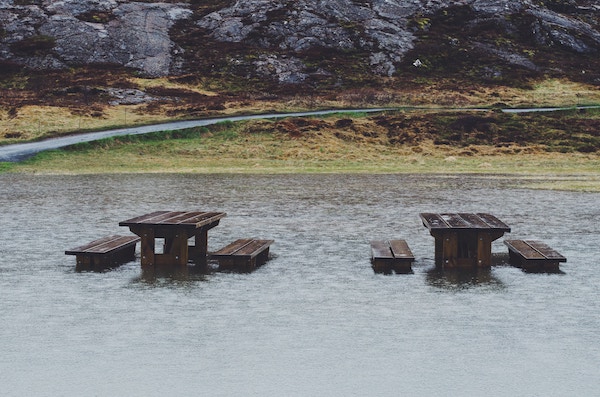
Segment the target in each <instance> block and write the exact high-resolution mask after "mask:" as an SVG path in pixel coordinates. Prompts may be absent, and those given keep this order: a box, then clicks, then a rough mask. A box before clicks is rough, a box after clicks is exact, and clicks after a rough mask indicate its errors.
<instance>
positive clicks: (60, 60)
mask: <svg viewBox="0 0 600 397" xmlns="http://www.w3.org/2000/svg"><path fill="white" fill-rule="evenodd" d="M15 3H32V4H28V5H16V4H15ZM33 3H35V4H33ZM38 3H40V4H38ZM191 15H192V11H191V10H189V9H187V8H185V7H182V6H180V5H176V4H166V3H137V2H123V1H115V0H63V1H44V2H23V1H21V2H16V1H2V2H1V3H0V26H1V31H2V40H1V45H0V57H1V58H2V59H5V60H11V61H14V62H17V63H19V64H23V65H26V66H29V67H31V68H34V69H44V68H61V67H68V66H77V65H86V64H109V65H119V66H124V67H128V68H133V69H136V70H139V71H141V72H142V73H143V74H145V75H148V76H164V75H167V74H170V73H176V72H177V66H178V63H177V61H178V59H179V57H178V55H179V54H180V49H179V48H178V46H177V45H175V43H173V41H172V40H171V38H170V36H169V29H170V28H171V27H172V26H173V24H174V23H175V22H176V21H178V20H180V19H182V18H189V17H190V16H191Z"/></svg>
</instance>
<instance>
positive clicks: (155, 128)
mask: <svg viewBox="0 0 600 397" xmlns="http://www.w3.org/2000/svg"><path fill="white" fill-rule="evenodd" d="M384 110H388V109H384V108H377V109H347V110H323V111H314V112H298V113H281V114H277V113H273V114H259V115H249V116H235V117H219V118H211V119H203V120H187V121H175V122H170V123H162V124H154V125H146V126H140V127H131V128H120V129H116V130H107V131H98V132H90V133H85V134H77V135H69V136H65V137H60V138H52V139H46V140H43V141H38V142H29V143H19V144H14V145H6V146H0V162H1V161H5V162H19V161H22V160H25V159H27V158H29V157H31V156H33V155H35V154H36V153H39V152H42V151H44V150H52V149H58V148H61V147H65V146H69V145H74V144H77V143H82V142H91V141H97V140H100V139H104V138H110V137H114V136H123V135H138V134H148V133H150V132H159V131H174V130H182V129H186V128H193V127H201V126H205V125H211V124H217V123H220V122H224V121H241V120H251V119H276V118H284V117H303V116H318V115H324V114H332V113H348V112H355V113H364V112H370V113H374V112H381V111H384Z"/></svg>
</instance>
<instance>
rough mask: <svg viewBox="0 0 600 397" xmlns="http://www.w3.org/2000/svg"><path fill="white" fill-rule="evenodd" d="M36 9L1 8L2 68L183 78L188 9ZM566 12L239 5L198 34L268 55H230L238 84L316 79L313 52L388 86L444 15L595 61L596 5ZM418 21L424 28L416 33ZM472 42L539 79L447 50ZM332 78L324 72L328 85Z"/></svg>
mask: <svg viewBox="0 0 600 397" xmlns="http://www.w3.org/2000/svg"><path fill="white" fill-rule="evenodd" d="M32 3H35V4H32V5H15V2H14V1H12V0H0V60H8V61H11V62H16V63H18V64H22V65H25V66H28V67H33V68H38V69H46V68H60V67H69V66H76V65H86V64H91V63H101V64H102V63H106V64H114V65H119V66H124V67H130V68H134V69H137V70H139V71H140V72H141V73H142V74H144V75H147V76H165V75H169V74H176V73H178V71H179V67H180V66H181V65H182V64H183V50H182V49H181V48H179V47H178V46H177V45H176V44H175V43H174V42H173V40H172V39H171V36H170V33H171V29H172V28H173V26H174V24H175V23H176V22H177V21H180V20H182V19H190V18H192V16H193V12H192V11H191V9H190V6H189V5H187V4H183V3H181V4H175V3H146V2H132V1H126V0H58V1H56V0H43V1H36V2H32ZM540 4H542V5H540ZM567 5H568V7H566V6H565V7H563V8H565V9H566V11H564V12H567V13H568V14H564V13H561V12H563V11H561V10H562V8H561V7H554V8H552V9H549V8H547V7H546V6H543V3H542V2H537V1H532V0H452V1H451V0H294V1H290V0H237V1H234V2H232V4H231V5H230V6H229V7H225V8H223V9H220V10H218V11H216V12H213V13H211V14H208V15H206V16H204V17H202V18H200V19H199V20H198V21H197V25H198V26H199V27H201V28H203V29H204V30H205V31H206V32H207V34H208V35H209V37H211V39H212V40H214V41H217V42H230V43H243V44H245V45H248V46H249V47H250V48H256V49H258V51H257V52H259V53H261V54H264V55H262V56H259V57H258V58H256V57H253V58H252V59H244V58H243V57H240V56H237V54H227V55H228V58H229V59H231V60H232V61H231V62H232V65H230V66H231V67H232V69H235V70H239V71H240V75H248V74H253V75H258V76H266V77H270V78H272V79H274V80H275V81H278V82H281V83H294V82H303V81H305V80H306V79H307V78H308V77H309V76H311V75H314V69H311V70H310V71H309V70H308V68H306V67H305V66H304V61H305V55H304V54H305V53H307V52H308V51H310V50H312V49H315V48H319V49H323V48H324V49H331V50H332V51H338V52H342V53H344V52H346V53H356V54H357V53H360V54H365V55H364V56H365V59H364V60H363V61H364V62H365V64H367V65H370V68H371V71H372V73H374V74H378V75H383V76H391V75H393V74H394V73H396V70H397V67H398V65H399V64H400V63H401V62H402V61H403V60H404V58H405V57H406V54H407V53H409V51H412V50H414V49H415V48H417V45H418V43H417V40H418V36H419V35H418V34H417V33H418V32H419V30H421V31H423V30H427V29H430V28H431V26H430V25H429V22H428V18H429V17H430V16H432V15H433V14H435V13H437V12H440V11H442V10H444V11H446V10H447V11H448V12H449V13H451V12H452V9H451V8H452V7H464V8H466V9H469V10H471V11H472V13H473V14H474V15H475V17H474V19H473V20H472V21H470V22H467V23H466V25H465V29H466V30H465V31H466V32H468V31H469V30H468V29H476V28H477V26H479V25H480V24H482V25H483V24H485V23H486V22H489V21H493V22H494V23H495V24H496V26H500V27H501V29H504V31H505V32H506V33H507V34H510V35H514V33H515V32H517V31H518V29H523V26H516V25H513V22H512V18H513V17H515V16H518V17H523V18H522V19H525V17H526V18H527V21H528V22H527V23H529V24H530V25H529V26H527V27H526V28H529V29H530V30H531V37H532V38H533V41H534V42H535V43H537V44H538V45H540V46H546V47H548V46H550V47H551V46H560V47H561V48H567V49H569V50H570V51H573V52H574V53H579V54H593V53H597V52H598V51H599V50H600V22H599V19H598V13H599V12H600V6H598V4H597V1H594V0H569V2H568V4H567ZM557 10H558V11H561V12H558V11H557ZM415 21H419V22H420V23H421V24H420V26H415ZM36 37H38V38H42V39H44V38H46V39H47V40H51V41H52V43H53V44H54V47H53V48H46V47H43V46H42V48H40V49H36V48H33V49H31V48H29V51H30V52H29V53H27V52H26V51H19V45H21V44H22V43H27V40H30V39H32V38H33V39H35V38H36ZM42 41H43V40H42ZM467 41H468V42H469V43H470V48H477V49H480V50H484V51H486V52H487V53H488V54H491V55H492V56H495V57H497V58H498V59H499V60H502V61H503V62H505V63H509V64H511V65H515V66H518V67H524V68H526V69H530V70H537V66H536V65H534V64H533V62H532V60H531V59H528V58H527V57H524V56H523V53H522V52H521V53H519V52H518V49H511V47H510V46H506V47H504V48H500V49H498V48H494V47H493V46H491V44H492V43H490V42H485V40H483V41H482V40H479V39H478V38H477V37H464V38H463V37H455V38H449V41H448V42H450V43H452V42H455V43H459V42H467ZM48 43H50V41H47V42H46V44H48ZM198 46H202V43H198ZM466 47H467V48H468V46H466ZM511 51H513V52H511ZM417 56H418V54H417V55H416V56H415V58H416V57H417ZM223 58H225V56H224V57H223ZM303 60H304V61H303ZM249 69H251V72H248V70H249ZM330 73H332V72H331V71H327V70H322V69H321V70H319V74H321V75H330Z"/></svg>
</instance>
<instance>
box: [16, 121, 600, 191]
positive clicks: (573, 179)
mask: <svg viewBox="0 0 600 397" xmlns="http://www.w3.org/2000/svg"><path fill="white" fill-rule="evenodd" d="M527 117H536V120H537V121H536V122H535V123H534V122H533V121H531V120H529V119H527ZM582 120H583V121H582ZM597 122H598V115H597V114H595V113H592V114H581V113H579V112H567V113H565V114H563V115H559V116H556V115H554V116H549V115H544V116H540V115H538V116H523V115H519V116H516V115H504V114H497V113H495V112H487V113H483V114H480V113H451V114H448V113H430V114H422V113H419V114H413V113H406V112H395V113H392V114H387V115H377V116H369V115H357V116H352V117H351V116H349V115H335V116H330V117H319V118H292V119H284V120H277V121H266V120H254V121H247V122H240V123H222V124H217V125H214V126H211V127H208V128H207V127H202V128H196V129H190V130H185V131H178V132H165V133H156V134H151V135H148V136H131V137H121V138H113V139H109V140H104V141H99V142H94V143H86V144H80V145H77V146H74V147H71V148H68V149H66V150H57V151H51V152H46V153H41V154H39V155H38V156H36V157H35V158H33V159H31V160H29V161H26V162H24V163H20V164H14V165H9V166H5V168H10V169H9V170H8V171H9V172H20V173H41V174H45V173H49V174H69V173H77V174H90V173H94V174H96V173H265V174H266V173H269V174H271V173H278V174H281V173H445V174H451V173H454V174H462V173H470V174H483V175H489V176H490V177H493V175H497V174H510V175H514V177H515V178H519V179H526V180H528V181H529V186H531V187H537V188H547V189H568V190H585V191H600V155H599V154H598V151H597V150H595V149H594V150H592V149H593V148H592V147H591V146H590V145H592V146H593V145H597V144H598V142H597V136H594V135H593V133H592V131H588V132H589V133H588V134H585V133H584V132H585V131H587V130H588V129H590V128H596V127H597ZM465 123H466V125H467V127H465ZM556 123H560V124H564V123H567V124H569V125H571V126H575V127H573V128H576V126H578V125H579V127H577V128H580V129H582V131H584V132H582V131H579V130H577V131H572V132H571V133H570V136H571V137H570V138H569V139H567V136H566V135H565V133H564V131H562V130H556V133H555V134H554V135H552V134H550V135H549V133H548V132H547V131H552V130H553V128H554V127H556V125H555V124H556ZM522 128H524V129H522ZM485 129H487V130H486V131H487V132H486V131H483V130H485ZM537 129H540V130H543V131H546V133H545V135H544V136H543V141H544V142H545V143H542V140H541V139H540V141H539V142H538V141H537V140H536V139H538V137H537V135H538V134H537V133H536V131H537ZM596 131H597V129H596ZM516 132H518V134H517V136H516V137H515V136H514V134H516ZM457 134H458V135H457ZM511 137H512V138H515V139H517V138H518V139H519V140H521V142H520V143H517V142H514V141H511V139H512V138H511ZM523 141H524V142H523ZM594 148H595V146H594ZM5 171H6V169H5Z"/></svg>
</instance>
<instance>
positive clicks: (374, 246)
mask: <svg viewBox="0 0 600 397" xmlns="http://www.w3.org/2000/svg"><path fill="white" fill-rule="evenodd" d="M414 260H415V257H414V256H413V253H412V251H411V250H410V248H409V247H408V244H407V243H406V241H404V240H387V241H385V240H376V241H371V264H372V266H373V270H374V271H375V273H384V274H391V273H392V271H394V272H395V273H403V274H408V273H412V267H411V265H412V263H413V262H414Z"/></svg>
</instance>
